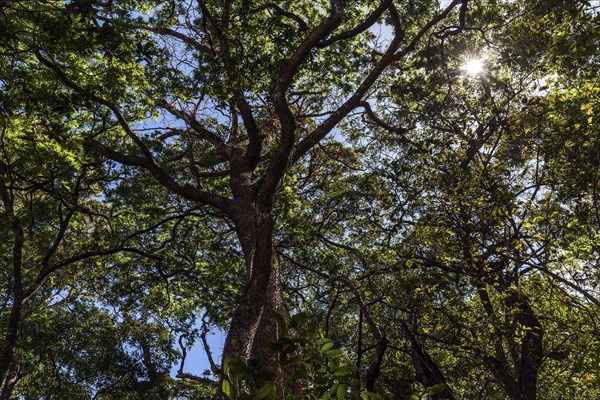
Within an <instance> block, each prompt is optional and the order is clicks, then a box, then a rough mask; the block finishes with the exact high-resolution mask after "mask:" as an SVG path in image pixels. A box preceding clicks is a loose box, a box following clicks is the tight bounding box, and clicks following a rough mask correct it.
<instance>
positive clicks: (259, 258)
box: [223, 207, 288, 398]
mask: <svg viewBox="0 0 600 400" xmlns="http://www.w3.org/2000/svg"><path fill="white" fill-rule="evenodd" d="M273 225H274V223H273V216H272V213H271V211H269V210H268V211H258V210H257V209H256V207H253V209H252V210H251V211H250V210H247V209H246V212H243V209H240V212H239V214H238V218H236V228H237V233H238V237H239V240H240V243H241V246H242V250H243V252H244V258H245V260H246V282H245V288H244V293H243V295H242V298H241V299H240V301H239V303H238V306H237V308H236V310H235V312H234V314H233V317H232V320H231V325H230V328H229V332H228V334H227V339H226V341H225V347H224V349H223V360H225V359H226V358H227V357H232V358H235V359H238V360H241V361H243V362H247V361H248V360H249V359H251V358H257V359H263V360H264V361H266V363H267V366H268V367H269V368H270V367H273V368H277V366H276V365H275V363H274V361H275V360H268V359H267V360H265V354H266V352H265V344H268V343H273V342H275V341H277V340H278V339H279V329H278V325H277V320H276V318H275V313H278V314H279V315H281V316H283V317H284V319H286V320H287V319H288V313H287V309H286V307H285V302H284V297H283V284H282V281H281V274H280V271H279V267H278V264H277V261H276V258H275V257H274V251H273ZM273 372H277V371H273ZM276 375H277V376H280V375H281V374H276ZM275 383H276V385H277V389H278V390H277V398H283V397H281V396H283V382H282V381H279V380H277V381H276V382H275ZM239 389H240V390H242V391H245V390H248V388H239Z"/></svg>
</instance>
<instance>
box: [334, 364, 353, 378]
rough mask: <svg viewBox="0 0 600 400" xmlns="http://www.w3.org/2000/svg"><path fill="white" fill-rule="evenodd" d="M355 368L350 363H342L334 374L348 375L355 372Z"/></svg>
mask: <svg viewBox="0 0 600 400" xmlns="http://www.w3.org/2000/svg"><path fill="white" fill-rule="evenodd" d="M353 370H354V369H353V368H352V367H351V366H349V365H342V366H341V367H339V368H338V369H336V370H335V372H334V373H333V376H346V375H348V374H350V373H351V372H353Z"/></svg>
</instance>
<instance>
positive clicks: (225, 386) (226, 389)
mask: <svg viewBox="0 0 600 400" xmlns="http://www.w3.org/2000/svg"><path fill="white" fill-rule="evenodd" d="M221 390H222V391H223V394H224V395H225V396H227V398H228V399H233V398H234V397H233V387H232V386H231V383H229V381H228V380H227V379H223V383H222V384H221Z"/></svg>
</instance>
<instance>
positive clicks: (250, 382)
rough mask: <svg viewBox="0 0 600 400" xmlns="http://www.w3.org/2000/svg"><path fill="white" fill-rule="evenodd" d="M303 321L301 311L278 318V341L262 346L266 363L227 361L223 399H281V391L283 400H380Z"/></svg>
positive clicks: (349, 364)
mask: <svg viewBox="0 0 600 400" xmlns="http://www.w3.org/2000/svg"><path fill="white" fill-rule="evenodd" d="M307 322H308V316H307V315H306V314H304V313H298V314H296V315H294V316H292V317H291V319H290V321H289V323H286V322H285V320H284V319H283V318H282V317H279V318H278V323H279V339H278V340H277V341H275V342H273V343H269V344H265V345H264V346H265V350H266V352H265V353H266V357H265V359H250V360H248V362H243V361H240V360H237V359H234V358H228V359H226V360H225V361H224V363H223V373H224V379H223V381H222V384H221V391H222V395H223V397H224V398H226V399H240V400H242V399H275V398H281V392H283V394H284V397H285V398H286V399H364V400H377V399H381V396H379V395H377V394H375V393H371V392H368V391H365V390H360V389H359V382H358V380H357V379H356V372H357V370H356V367H355V366H354V364H353V363H352V362H351V360H350V359H349V358H348V356H347V355H346V354H345V353H344V351H342V350H340V349H338V348H335V346H334V343H333V342H332V341H331V340H330V339H327V338H324V337H323V336H322V335H319V334H318V333H317V329H316V327H315V326H314V324H311V323H308V324H307ZM271 355H273V356H274V357H271ZM270 360H275V363H273V362H272V361H270ZM240 387H248V388H250V389H251V391H250V393H248V394H242V395H238V394H237V393H238V390H236V388H240ZM278 391H279V392H278Z"/></svg>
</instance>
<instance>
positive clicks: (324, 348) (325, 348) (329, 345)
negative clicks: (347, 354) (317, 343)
mask: <svg viewBox="0 0 600 400" xmlns="http://www.w3.org/2000/svg"><path fill="white" fill-rule="evenodd" d="M332 347H333V343H331V342H327V343H325V344H324V345H323V346H321V353H325V352H326V351H327V350H329V349H331V348H332Z"/></svg>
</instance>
